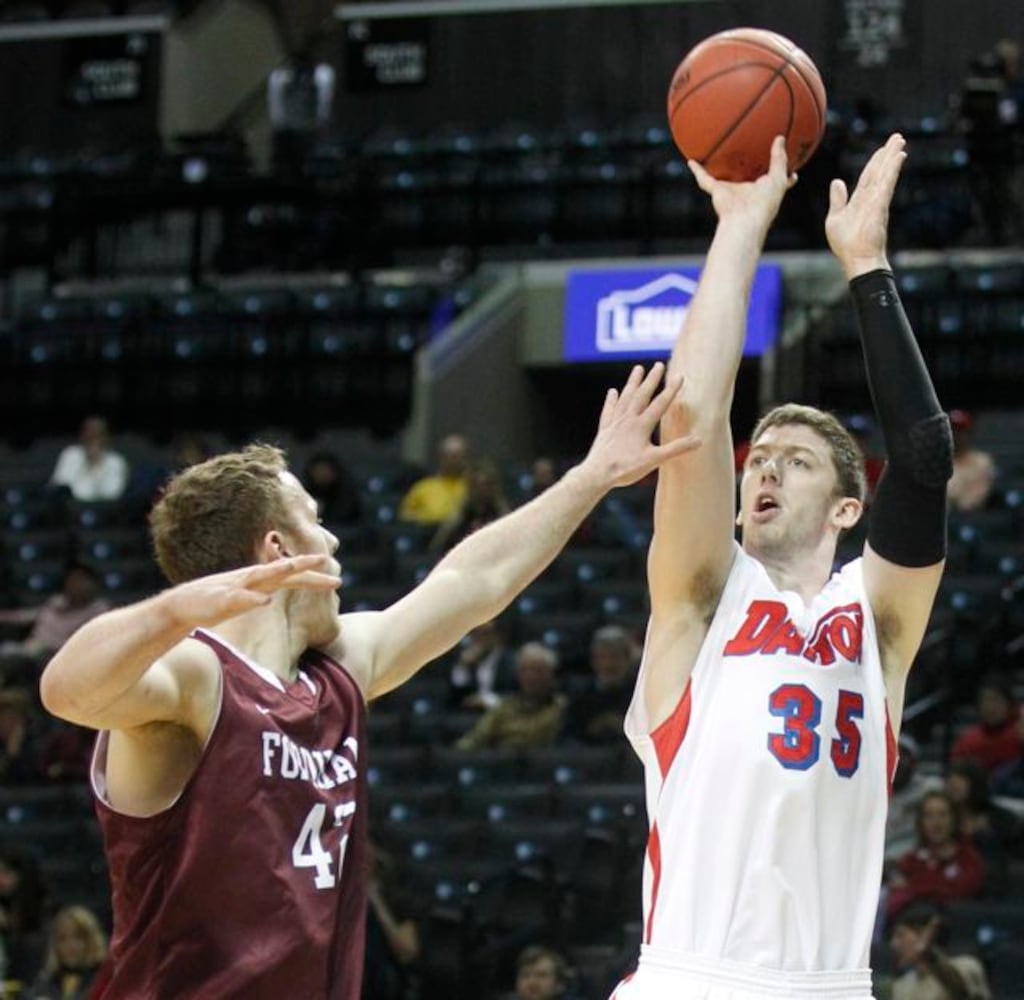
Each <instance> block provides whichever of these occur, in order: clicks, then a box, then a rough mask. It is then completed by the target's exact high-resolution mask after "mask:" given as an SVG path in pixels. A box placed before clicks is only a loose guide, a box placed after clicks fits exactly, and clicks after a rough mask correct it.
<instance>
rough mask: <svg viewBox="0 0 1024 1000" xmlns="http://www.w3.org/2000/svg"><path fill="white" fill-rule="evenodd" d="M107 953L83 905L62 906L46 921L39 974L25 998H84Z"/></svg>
mask: <svg viewBox="0 0 1024 1000" xmlns="http://www.w3.org/2000/svg"><path fill="white" fill-rule="evenodd" d="M106 957H107V937H106V935H105V934H104V933H103V928H102V927H101V926H100V922H99V920H97V919H96V915H95V914H94V913H93V912H92V911H91V910H88V909H86V908H85V907H84V906H65V907H64V908H63V909H62V910H58V911H57V913H56V915H55V916H54V918H53V922H52V923H51V925H50V943H49V947H48V949H47V953H46V962H45V964H44V965H43V971H42V973H41V974H40V976H39V978H38V979H37V980H36V981H35V983H34V984H33V985H32V987H31V989H29V991H28V993H26V994H25V1000H86V998H87V997H88V996H89V995H90V992H91V990H92V986H93V982H94V981H95V979H96V973H97V971H98V970H99V967H100V965H101V964H102V963H103V960H104V959H105V958H106Z"/></svg>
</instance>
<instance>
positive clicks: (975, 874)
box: [887, 791, 985, 917]
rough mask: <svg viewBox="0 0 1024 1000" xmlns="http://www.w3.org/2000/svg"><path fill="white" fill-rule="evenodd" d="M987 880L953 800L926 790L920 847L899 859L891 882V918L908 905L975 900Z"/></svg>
mask: <svg viewBox="0 0 1024 1000" xmlns="http://www.w3.org/2000/svg"><path fill="white" fill-rule="evenodd" d="M984 880H985V862H984V861H983V860H982V858H981V855H980V854H979V853H978V851H977V850H975V848H974V846H973V845H972V844H971V842H970V839H969V838H968V837H966V836H965V835H964V832H963V827H962V821H961V817H960V813H959V811H958V810H957V808H956V805H955V804H954V802H953V800H952V799H951V798H950V797H949V796H948V795H947V794H946V793H945V792H939V791H935V792H928V794H927V795H925V796H924V798H923V799H921V805H920V807H919V808H918V813H917V847H916V848H914V850H912V851H908V852H907V853H906V854H904V855H903V857H902V858H900V859H899V861H898V862H897V863H896V869H895V871H894V872H893V874H892V876H891V878H890V880H889V898H888V904H887V909H888V914H889V916H890V917H893V916H895V915H896V914H897V913H899V912H900V910H902V909H903V908H904V907H905V906H906V905H907V904H908V903H913V902H919V901H924V902H930V903H935V904H938V905H944V904H947V903H950V902H952V901H954V900H957V899H972V898H974V897H975V896H977V895H979V894H980V892H981V888H982V884H983V882H984Z"/></svg>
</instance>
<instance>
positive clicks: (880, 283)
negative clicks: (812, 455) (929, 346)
mask: <svg viewBox="0 0 1024 1000" xmlns="http://www.w3.org/2000/svg"><path fill="white" fill-rule="evenodd" d="M850 290H851V291H852V293H853V299H854V302H855V304H856V307H857V315H858V318H859V320H860V332H861V343H862V345H863V348H864V363H865V367H866V369H867V377H868V387H869V388H870V390H871V398H872V401H873V402H874V407H875V414H876V415H877V417H878V422H879V425H880V426H881V429H882V437H883V438H884V440H885V448H886V451H887V453H888V465H887V466H886V470H885V474H884V475H883V477H882V480H881V482H880V483H879V484H878V489H877V491H876V493H875V499H874V503H873V504H872V508H871V520H870V523H869V525H868V541H869V543H870V544H871V547H872V548H873V549H874V550H875V551H876V552H877V553H878V554H879V555H880V556H882V557H883V558H885V559H888V560H890V561H891V562H894V563H896V564H898V565H900V566H931V565H933V564H934V563H937V562H940V561H941V560H942V559H943V557H944V556H945V554H946V483H947V482H948V480H949V477H950V476H951V475H952V473H953V436H952V433H951V431H950V427H949V419H948V417H947V416H946V414H945V413H943V412H942V408H941V407H940V406H939V401H938V398H937V397H936V395H935V389H934V387H933V386H932V381H931V378H930V377H929V375H928V370H927V368H926V367H925V364H924V359H923V358H922V357H921V351H920V349H919V348H918V346H917V341H916V340H915V339H914V333H913V331H912V330H911V328H910V323H909V322H908V321H907V316H906V313H905V312H904V311H903V305H902V303H901V302H900V297H899V293H898V292H897V290H896V282H895V280H894V279H893V276H892V273H891V272H889V271H885V270H878V271H870V272H869V273H867V274H863V275H860V276H859V277H857V278H854V279H853V281H851V282H850Z"/></svg>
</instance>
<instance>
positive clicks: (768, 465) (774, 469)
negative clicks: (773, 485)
mask: <svg viewBox="0 0 1024 1000" xmlns="http://www.w3.org/2000/svg"><path fill="white" fill-rule="evenodd" d="M761 476H762V478H769V477H770V478H772V479H774V480H775V481H776V482H778V481H779V463H778V459H777V458H774V457H773V458H766V459H765V460H764V461H763V462H762V463H761Z"/></svg>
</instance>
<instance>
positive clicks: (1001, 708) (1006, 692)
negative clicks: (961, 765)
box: [951, 676, 1024, 774]
mask: <svg viewBox="0 0 1024 1000" xmlns="http://www.w3.org/2000/svg"><path fill="white" fill-rule="evenodd" d="M977 707H978V722H977V723H976V724H975V725H973V726H968V727H967V728H966V729H964V731H963V732H962V733H961V734H960V736H959V737H957V740H956V742H955V743H954V744H953V750H952V753H951V756H952V759H953V760H973V761H974V762H975V763H976V764H979V765H980V766H981V767H983V768H984V769H985V770H986V771H988V773H989V774H993V773H994V772H995V771H997V770H1000V769H1002V768H1006V767H1009V766H1010V765H1012V764H1013V763H1014V762H1015V761H1017V760H1019V759H1020V758H1021V757H1022V756H1024V740H1022V739H1021V727H1020V725H1019V723H1020V706H1019V705H1017V703H1016V701H1014V698H1013V692H1012V691H1011V690H1010V685H1009V683H1008V682H1007V681H1006V680H1004V679H1003V678H1001V677H996V676H990V677H986V678H985V679H984V680H983V681H982V682H981V684H980V686H979V687H978V699H977Z"/></svg>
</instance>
